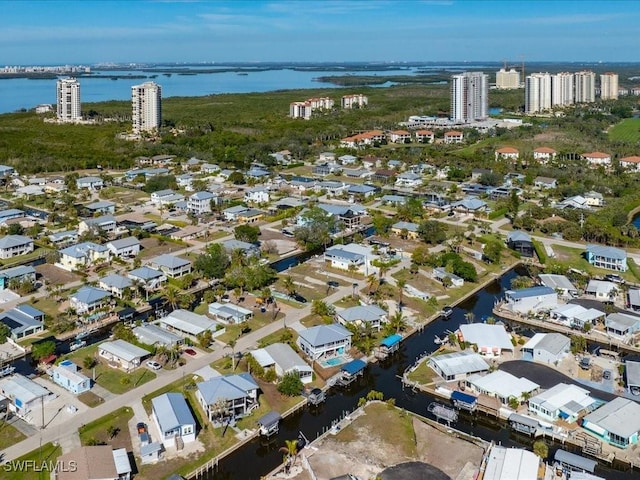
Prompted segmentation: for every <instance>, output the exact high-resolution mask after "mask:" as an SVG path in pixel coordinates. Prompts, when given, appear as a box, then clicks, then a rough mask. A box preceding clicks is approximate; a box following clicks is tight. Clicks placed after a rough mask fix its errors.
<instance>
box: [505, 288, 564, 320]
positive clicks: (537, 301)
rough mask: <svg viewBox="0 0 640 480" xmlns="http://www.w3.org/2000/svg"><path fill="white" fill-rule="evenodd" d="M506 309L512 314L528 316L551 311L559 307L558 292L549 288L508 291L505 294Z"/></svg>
mask: <svg viewBox="0 0 640 480" xmlns="http://www.w3.org/2000/svg"><path fill="white" fill-rule="evenodd" d="M504 298H505V301H506V305H505V308H507V309H508V310H511V311H512V312H517V313H522V314H528V313H530V312H534V313H535V312H538V311H540V310H551V309H553V308H555V307H557V306H558V292H556V291H555V290H554V289H553V288H549V287H531V288H523V289H520V290H507V291H506V292H505V293H504Z"/></svg>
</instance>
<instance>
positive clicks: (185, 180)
mask: <svg viewBox="0 0 640 480" xmlns="http://www.w3.org/2000/svg"><path fill="white" fill-rule="evenodd" d="M193 180H194V178H193V175H192V174H191V173H184V174H182V175H178V176H177V177H176V184H177V185H178V188H184V189H185V190H186V191H187V192H193Z"/></svg>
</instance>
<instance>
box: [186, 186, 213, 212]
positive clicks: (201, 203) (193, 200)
mask: <svg viewBox="0 0 640 480" xmlns="http://www.w3.org/2000/svg"><path fill="white" fill-rule="evenodd" d="M217 200H218V197H217V195H214V194H213V193H211V192H207V191H201V192H195V193H193V194H192V195H190V196H189V198H188V199H187V211H188V212H189V213H193V214H194V215H206V214H208V213H211V204H212V203H217Z"/></svg>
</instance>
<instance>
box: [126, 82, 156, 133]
mask: <svg viewBox="0 0 640 480" xmlns="http://www.w3.org/2000/svg"><path fill="white" fill-rule="evenodd" d="M131 108H132V116H131V119H132V123H133V133H141V132H151V131H154V130H158V129H159V128H160V125H161V123H162V88H161V87H160V85H158V84H157V83H155V82H145V83H143V84H141V85H134V86H133V87H131Z"/></svg>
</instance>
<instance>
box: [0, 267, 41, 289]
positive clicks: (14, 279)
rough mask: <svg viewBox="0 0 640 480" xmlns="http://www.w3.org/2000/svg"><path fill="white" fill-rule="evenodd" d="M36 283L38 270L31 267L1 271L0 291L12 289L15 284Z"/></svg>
mask: <svg viewBox="0 0 640 480" xmlns="http://www.w3.org/2000/svg"><path fill="white" fill-rule="evenodd" d="M35 281H36V269H35V268H33V267H32V266H31V265H18V266H17V267H11V268H5V269H4V270H0V290H4V289H6V288H10V285H12V284H13V283H22V282H30V283H35Z"/></svg>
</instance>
